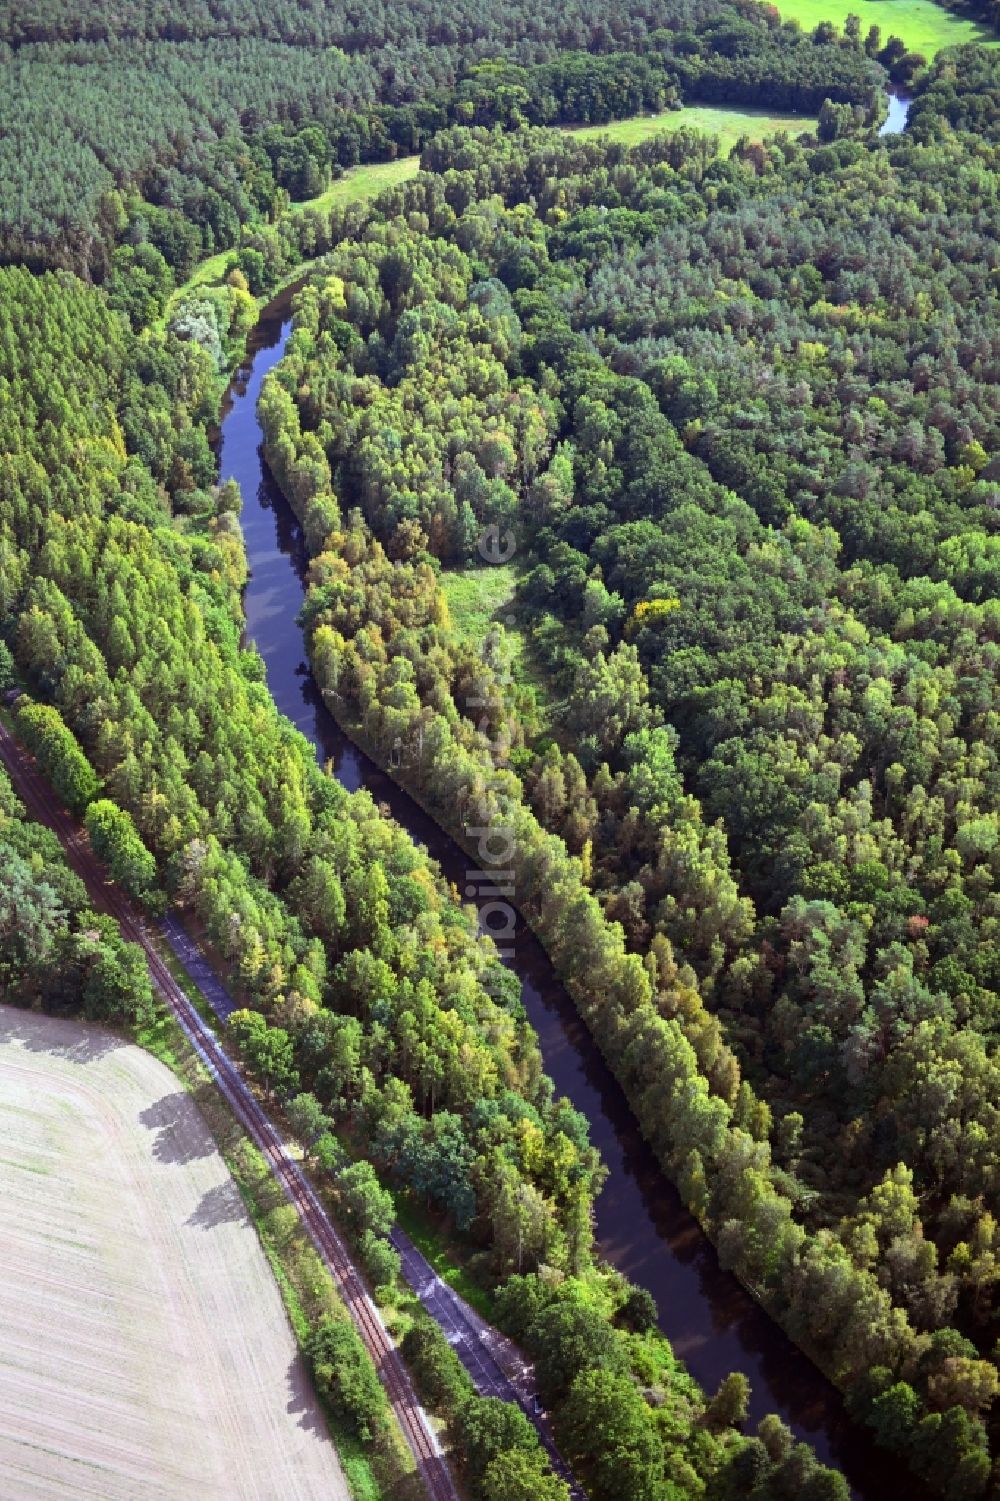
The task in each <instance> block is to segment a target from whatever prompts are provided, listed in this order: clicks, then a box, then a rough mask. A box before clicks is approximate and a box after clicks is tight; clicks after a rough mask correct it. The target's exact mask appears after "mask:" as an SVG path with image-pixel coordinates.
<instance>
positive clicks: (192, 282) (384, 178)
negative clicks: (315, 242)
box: [160, 156, 420, 324]
mask: <svg viewBox="0 0 1000 1501" xmlns="http://www.w3.org/2000/svg"><path fill="white" fill-rule="evenodd" d="M419 168H420V158H419V156H401V157H399V158H398V160H396V161H394V162H374V163H372V164H371V165H370V166H367V167H353V168H352V169H351V171H350V172H345V173H344V175H343V177H338V178H337V179H336V180H335V181H334V182H332V183H331V184H330V186H329V187H328V188H327V190H326V192H325V193H320V194H319V195H318V196H317V197H315V198H307V199H305V200H304V201H303V202H302V203H293V204H291V205H290V206H289V208H288V212H289V213H290V214H302V213H304V212H305V210H306V209H320V210H324V209H325V210H327V211H329V210H330V209H332V208H333V207H334V205H335V204H343V203H361V202H363V201H364V200H365V199H366V198H374V197H376V196H377V194H379V193H381V192H384V191H385V189H386V188H394V187H395V186H396V184H397V183H400V182H405V181H406V179H407V178H408V177H415V176H416V174H417V172H418V170H419ZM235 255H236V250H235V249H232V250H220V251H219V253H218V255H210V256H208V257H207V258H206V259H205V260H203V261H199V262H198V264H197V266H195V268H194V270H193V271H192V272H191V275H190V276H189V277H188V279H187V281H185V282H182V283H181V285H180V286H179V287H176V288H175V289H174V291H173V292H172V293H171V294H170V300H169V302H168V303H167V307H166V311H165V313H164V315H163V318H162V319H161V320H160V321H161V324H162V323H165V322H166V321H167V319H168V318H169V317H170V314H171V312H172V311H173V309H174V308H175V307H176V306H177V304H178V303H180V302H183V300H184V298H185V297H187V296H188V295H189V293H191V292H194V291H196V290H197V288H198V287H210V286H217V285H218V283H219V282H221V281H222V279H223V277H224V276H225V274H226V267H227V266H228V265H229V262H230V261H231V260H232V259H233V257H234V256H235ZM303 270H304V267H302V266H298V267H296V269H295V273H294V274H295V276H296V277H298V276H300V275H301V274H302V272H303ZM272 295H273V294H272V293H268V297H270V296H272ZM267 300H268V298H267V297H264V298H262V299H261V301H262V302H266V301H267Z"/></svg>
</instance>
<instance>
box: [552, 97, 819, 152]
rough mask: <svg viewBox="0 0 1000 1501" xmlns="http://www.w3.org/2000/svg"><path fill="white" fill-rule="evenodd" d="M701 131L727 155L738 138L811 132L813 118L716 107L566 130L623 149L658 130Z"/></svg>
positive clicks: (696, 106) (697, 107) (758, 138)
mask: <svg viewBox="0 0 1000 1501" xmlns="http://www.w3.org/2000/svg"><path fill="white" fill-rule="evenodd" d="M685 126H686V127H687V128H688V129H689V130H703V131H705V132H706V134H708V135H717V136H718V137H719V149H720V151H728V150H729V149H730V147H731V146H734V145H735V144H736V142H737V141H738V140H739V138H740V136H749V137H750V139H751V140H752V141H762V140H763V139H764V137H765V136H768V135H774V133H775V132H776V131H778V130H787V131H788V132H789V134H792V135H800V134H801V133H802V131H804V130H815V128H816V117H815V115H771V114H768V112H767V110H764V109H728V108H726V107H725V106H716V105H701V104H692V105H687V106H686V107H685V108H684V109H667V110H662V111H661V112H660V114H658V115H633V116H632V118H631V119H629V120H612V121H611V122H610V123H609V124H607V125H583V126H569V127H567V128H568V129H570V130H572V131H573V133H574V134H575V135H579V136H582V137H583V138H584V140H594V139H596V138H597V137H598V136H610V137H611V139H612V140H613V141H620V142H621V143H622V145H624V146H637V145H638V144H639V142H640V141H645V140H648V138H649V137H650V136H652V135H656V134H657V133H658V132H659V131H661V130H680V129H681V128H682V127H685Z"/></svg>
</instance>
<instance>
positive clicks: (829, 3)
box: [778, 0, 998, 60]
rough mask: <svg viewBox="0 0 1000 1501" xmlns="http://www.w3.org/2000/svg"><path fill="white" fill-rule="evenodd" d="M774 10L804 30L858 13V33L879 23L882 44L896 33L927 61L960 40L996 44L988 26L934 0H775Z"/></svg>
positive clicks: (996, 40)
mask: <svg viewBox="0 0 1000 1501" xmlns="http://www.w3.org/2000/svg"><path fill="white" fill-rule="evenodd" d="M778 10H779V11H780V12H781V19H782V20H783V21H800V22H801V23H802V28H803V30H805V31H812V29H813V27H814V26H818V25H819V23H820V22H821V21H833V22H834V24H835V25H837V26H841V27H842V26H843V24H844V21H845V20H846V19H847V17H848V16H850V15H855V16H858V17H859V19H860V21H861V34H862V36H864V35H865V34H866V32H867V31H868V28H869V26H879V27H881V29H882V41H883V43H884V42H887V41H888V40H889V38H890V37H891V36H898V37H899V38H900V40H901V41H903V42H905V43H906V45H907V47H908V48H909V50H910V51H911V52H922V53H923V55H924V57H926V58H927V59H928V60H929V59H930V58H932V57H933V56H934V54H935V52H940V51H941V49H942V47H958V46H961V44H962V43H963V42H985V43H986V44H987V45H988V46H994V47H995V46H997V45H998V39H997V37H996V36H995V35H994V33H993V32H992V31H991V30H990V29H989V27H987V26H981V25H980V24H979V23H978V22H977V21H971V20H969V19H967V18H966V17H965V16H956V15H953V14H952V12H951V11H948V10H945V9H944V7H943V6H941V5H936V4H935V3H934V0H779V4H778Z"/></svg>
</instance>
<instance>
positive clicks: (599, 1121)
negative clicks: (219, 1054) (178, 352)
mask: <svg viewBox="0 0 1000 1501" xmlns="http://www.w3.org/2000/svg"><path fill="white" fill-rule="evenodd" d="M290 300H291V292H285V293H283V294H282V295H281V296H280V297H278V298H277V299H276V300H275V302H274V303H272V304H271V306H270V307H269V308H267V309H265V311H264V314H263V315H262V317H261V320H260V323H259V324H258V326H257V328H256V329H255V330H254V332H253V333H252V334H251V338H250V342H249V346H248V350H247V356H246V362H245V364H244V366H243V368H242V369H241V370H240V371H238V373H237V375H236V378H235V379H234V381H233V384H232V386H231V387H230V390H229V392H228V393H227V396H226V400H225V403H224V406H223V411H222V420H221V431H220V436H219V455H220V460H221V471H222V477H223V478H224V479H228V478H230V477H232V478H234V479H236V480H238V481H239V485H240V489H241V490H242V493H243V534H244V537H245V539H246V547H247V554H248V557H249V562H250V580H249V584H248V586H247V591H246V614H247V635H248V637H249V639H250V640H252V641H253V643H254V644H255V646H256V647H257V650H258V651H259V652H260V654H261V656H262V657H263V658H264V661H265V663H266V664H267V679H268V684H269V686H270V689H271V692H272V694H273V695H274V698H275V700H276V702H277V704H278V707H279V708H280V709H281V710H282V712H283V713H284V714H286V715H287V716H288V718H289V719H290V720H291V721H292V722H293V724H295V725H296V727H297V728H298V729H299V730H301V731H302V733H303V734H304V735H305V736H307V738H308V739H309V740H310V741H311V742H312V743H313V745H315V747H316V749H317V753H318V754H319V756H320V758H321V759H322V760H324V761H326V760H327V759H329V760H330V761H331V762H332V765H333V769H334V772H335V774H336V776H337V777H338V779H339V780H340V781H341V782H342V783H343V784H344V786H345V787H348V788H350V789H351V790H352V791H354V790H356V789H358V788H360V787H366V788H368V790H369V791H370V792H371V793H372V795H373V796H374V797H375V799H376V800H377V801H378V802H381V803H384V804H386V805H387V806H388V808H389V810H390V812H391V813H392V815H393V817H394V818H396V819H397V820H398V822H399V823H400V824H402V825H403V826H404V827H405V828H406V829H408V830H409V831H410V833H411V834H412V835H413V836H414V838H415V839H417V840H419V841H420V842H421V843H422V844H423V845H425V846H426V848H427V849H428V851H429V852H430V854H431V855H432V856H433V857H434V858H435V859H436V860H437V861H438V862H439V864H440V865H441V868H442V870H443V871H444V873H445V875H446V876H447V877H448V878H449V879H450V880H452V881H454V882H455V883H456V884H457V885H458V886H459V887H460V888H462V887H464V886H465V884H466V881H467V879H468V872H469V869H470V862H469V859H468V857H467V856H466V855H465V853H464V852H463V851H462V850H461V849H460V848H459V847H458V845H457V844H455V843H454V842H453V841H452V840H451V839H450V838H449V837H448V836H447V835H446V834H445V833H444V832H443V831H442V830H441V829H440V828H439V827H438V826H437V825H436V824H435V823H434V822H433V820H432V819H431V818H430V817H429V816H428V815H427V814H426V813H425V812H424V811H423V810H422V809H421V808H420V807H419V806H418V805H417V804H416V803H415V802H414V801H413V800H412V799H411V798H410V797H409V796H408V795H407V794H406V793H405V792H404V791H402V789H400V788H399V787H397V786H396V784H395V783H394V782H393V781H392V780H391V779H390V778H389V777H388V776H387V775H386V774H385V773H384V772H383V771H380V770H379V768H378V767H377V766H376V765H375V764H374V763H373V762H372V761H371V760H369V758H368V757H367V756H366V755H365V754H364V753H363V752H362V751H360V750H359V749H358V748H357V747H356V746H355V745H353V744H352V742H351V741H350V740H348V739H347V737H346V736H345V735H344V733H343V732H342V731H341V730H340V729H339V728H338V726H337V725H336V723H335V722H334V720H333V719H332V718H331V716H330V715H329V714H328V713H327V711H326V709H325V708H324V706H323V703H322V699H321V698H320V695H319V691H318V689H317V688H316V685H315V683H314V682H313V680H312V677H311V675H310V673H309V670H308V667H307V665H306V654H305V647H304V644H303V639H302V633H301V631H300V629H299V627H298V626H297V625H296V615H297V613H298V610H299V607H300V606H301V604H302V598H303V574H304V570H305V567H306V561H307V559H306V553H305V548H304V544H303V540H302V534H301V530H300V528H299V525H298V522H297V521H296V519H295V517H294V515H293V514H292V512H291V510H290V508H289V506H288V504H287V503H286V501H285V500H284V498H283V497H282V495H281V493H280V491H279V490H278V488H277V485H276V484H275V482H274V480H273V479H272V477H271V475H270V473H269V471H268V469H267V466H266V464H265V462H264V459H263V456H262V454H261V451H260V442H261V433H260V429H259V427H258V425H257V418H256V403H257V397H258V395H259V393H260V387H261V382H262V380H263V378H264V376H265V375H266V373H267V371H268V370H270V369H271V367H272V366H273V365H274V364H275V363H276V362H277V361H278V359H279V358H280V357H281V351H282V348H283V346H284V342H285V339H286V338H287V335H288V330H289V326H290V322H289V320H290V311H289V304H290ZM514 947H515V957H514V960H513V961H512V963H513V968H514V970H515V971H516V973H517V975H518V977H519V979H520V981H521V986H522V995H523V1000H524V1004H525V1006H526V1008H527V1012H528V1015H529V1017H530V1019H531V1022H532V1025H533V1026H534V1027H535V1029H536V1031H537V1032H538V1036H539V1039H540V1041H541V1048H542V1055H543V1057H544V1061H545V1068H546V1070H547V1072H548V1073H549V1074H550V1075H551V1077H552V1078H553V1079H554V1081H555V1084H556V1088H557V1090H558V1091H559V1092H560V1093H561V1094H564V1095H566V1096H567V1097H568V1098H569V1099H570V1100H571V1101H572V1103H573V1104H574V1105H575V1106H576V1108H577V1109H578V1110H580V1111H581V1112H582V1113H583V1114H584V1115H585V1116H586V1117H587V1119H588V1121H589V1122H590V1134H591V1138H592V1140H593V1142H594V1144H595V1146H596V1147H597V1148H598V1150H599V1151H600V1153H601V1156H602V1157H603V1159H604V1161H605V1163H606V1164H607V1166H608V1169H609V1173H608V1181H607V1184H606V1186H605V1188H604V1190H603V1191H602V1193H601V1195H600V1197H599V1199H598V1201H597V1206H596V1236H597V1244H598V1247H599V1249H600V1251H601V1253H602V1255H603V1256H605V1257H606V1258H607V1260H608V1261H609V1262H611V1263H613V1264H614V1265H615V1266H616V1267H618V1268H619V1269H620V1270H621V1271H622V1272H624V1273H625V1275H626V1276H627V1277H629V1278H630V1279H631V1280H632V1281H633V1282H636V1283H639V1284H641V1285H642V1286H643V1287H646V1288H648V1289H649V1291H650V1292H651V1293H652V1294H653V1296H654V1298H655V1299H656V1302H657V1305H658V1307H659V1310H660V1325H661V1327H662V1329H663V1331H664V1333H666V1334H667V1335H668V1336H669V1338H670V1341H671V1343H672V1345H673V1347H674V1349H675V1350H676V1352H677V1354H678V1355H679V1356H681V1357H682V1358H683V1359H684V1360H685V1361H686V1363H687V1365H688V1367H689V1369H690V1370H691V1372H692V1374H693V1375H694V1376H695V1377H696V1378H697V1379H698V1381H700V1382H701V1384H702V1386H704V1387H705V1388H706V1389H707V1390H708V1391H709V1392H710V1393H711V1392H712V1391H714V1389H715V1388H716V1386H717V1385H718V1383H719V1381H720V1380H721V1379H722V1378H723V1377H724V1376H725V1375H727V1374H728V1372H730V1371H734V1370H738V1371H742V1372H744V1373H745V1375H746V1376H747V1377H748V1378H749V1380H750V1383H751V1388H752V1395H751V1402H750V1412H751V1419H752V1421H753V1422H756V1421H758V1420H759V1419H760V1418H761V1417H763V1415H764V1414H765V1413H767V1412H777V1413H778V1414H779V1415H780V1416H781V1417H782V1418H783V1419H784V1420H785V1422H787V1423H788V1424H789V1425H790V1426H791V1428H792V1429H793V1430H794V1432H795V1433H796V1435H797V1436H798V1437H799V1438H802V1439H805V1440H807V1441H808V1442H809V1443H811V1444H812V1445H813V1446H814V1448H815V1449H816V1452H817V1454H818V1455H819V1456H820V1458H821V1459H823V1460H826V1461H828V1462H830V1463H833V1464H836V1465H837V1466H839V1467H840V1468H841V1469H842V1470H843V1471H844V1472H845V1474H846V1475H847V1477H848V1479H849V1481H850V1483H851V1487H852V1494H853V1495H854V1496H856V1497H859V1498H865V1501H884V1498H885V1497H887V1496H894V1495H898V1494H900V1491H899V1484H900V1479H901V1477H900V1469H899V1465H898V1462H894V1461H892V1460H891V1459H890V1458H889V1456H888V1455H886V1454H885V1452H884V1451H882V1450H879V1449H878V1448H877V1447H876V1446H875V1445H874V1444H872V1443H871V1442H870V1441H869V1439H868V1438H867V1436H866V1435H865V1433H864V1432H862V1431H860V1430H859V1429H858V1428H857V1427H855V1426H854V1425H853V1424H851V1423H850V1421H849V1420H848V1418H847V1416H846V1414H845V1412H844V1408H843V1403H842V1400H841V1397H840V1394H839V1393H838V1392H837V1391H836V1389H835V1388H834V1387H833V1386H831V1385H830V1384H829V1383H828V1382H827V1381H826V1380H825V1379H824V1377H823V1376H822V1375H821V1374H820V1373H819V1372H818V1371H817V1370H816V1368H815V1367H814V1366H813V1365H812V1364H811V1363H810V1361H808V1360H807V1359H806V1357H805V1356H804V1355H803V1354H802V1353H801V1351H800V1350H799V1349H798V1348H797V1347H796V1346H795V1345H793V1344H792V1343H791V1341H790V1340H788V1339H787V1338H786V1337H785V1335H784V1334H783V1333H782V1332H781V1330H780V1329H779V1328H778V1327H777V1325H776V1324H774V1323H773V1322H772V1320H771V1319H769V1318H768V1317H767V1315H766V1314H765V1313H764V1312H763V1310H762V1309H761V1308H760V1307H759V1305H758V1304H757V1303H756V1302H755V1301H754V1299H753V1298H752V1297H751V1296H750V1295H749V1293H747V1292H746V1291H745V1289H744V1288H743V1287H742V1286H741V1285H740V1283H739V1282H737V1280H736V1279H735V1278H734V1277H732V1276H731V1275H730V1274H729V1273H728V1272H725V1271H723V1270H722V1268H721V1267H720V1266H719V1263H718V1259H717V1257H716V1254H715V1250H714V1248H713V1246H712V1244H711V1242H710V1241H708V1240H707V1239H706V1237H705V1236H704V1234H703V1233H702V1231H701V1229H700V1228H699V1226H698V1224H697V1223H696V1221H695V1220H694V1219H693V1218H692V1216H691V1215H690V1214H689V1213H688V1211H687V1210H686V1209H685V1207H684V1205H683V1204H682V1202H681V1200H680V1198H679V1196H678V1194H677V1192H676V1190H675V1189H674V1187H673V1185H672V1184H671V1183H670V1182H669V1181H668V1179H667V1178H666V1177H665V1176H664V1174H663V1172H662V1171H661V1169H660V1168H659V1166H658V1165H657V1163H656V1160H655V1158H654V1157H653V1154H652V1152H651V1151H650V1150H649V1148H648V1147H647V1146H646V1144H645V1142H644V1141H643V1139H642V1137H641V1136H640V1134H639V1131H638V1128H637V1126H636V1124H635V1121H634V1119H633V1117H632V1114H631V1111H630V1110H629V1107H628V1104H627V1103H626V1100H625V1097H624V1095H623V1093H622V1091H621V1089H620V1087H619V1086H618V1084H617V1082H616V1081H615V1079H614V1078H613V1077H612V1075H611V1072H610V1070H609V1069H608V1068H607V1066H606V1065H605V1063H604V1061H603V1059H602V1058H601V1055H600V1053H599V1052H598V1051H597V1048H596V1047H595V1046H594V1044H593V1042H592V1041H591V1040H590V1038H589V1035H588V1034H587V1031H586V1029H585V1028H584V1026H583V1024H582V1023H581V1021H580V1019H579V1017H578V1016H577V1013H576V1010H575V1008H574V1006H573V1003H572V1001H571V1000H570V998H569V996H568V995H567V994H566V991H565V990H564V989H563V987H562V985H561V984H560V983H559V980H558V979H557V977H556V976H555V974H554V972H553V969H552V966H551V964H550V963H549V961H548V959H547V957H546V955H545V953H544V951H543V950H542V948H541V946H540V944H539V943H538V941H537V940H536V939H535V938H534V936H533V935H532V933H531V932H530V931H528V930H526V929H525V928H524V927H523V926H521V928H520V929H519V932H518V935H517V941H516V944H515V945H514ZM907 1493H908V1494H909V1495H910V1496H914V1495H915V1492H914V1490H913V1488H912V1486H911V1487H910V1488H909V1489H908V1492H907Z"/></svg>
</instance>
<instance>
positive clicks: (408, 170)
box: [289, 156, 420, 214]
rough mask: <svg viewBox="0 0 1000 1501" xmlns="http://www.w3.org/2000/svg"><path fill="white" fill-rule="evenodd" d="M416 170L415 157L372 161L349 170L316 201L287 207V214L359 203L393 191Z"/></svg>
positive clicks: (311, 200)
mask: <svg viewBox="0 0 1000 1501" xmlns="http://www.w3.org/2000/svg"><path fill="white" fill-rule="evenodd" d="M419 169H420V158H419V156H401V157H398V158H397V160H396V161H394V162H372V163H371V164H370V165H368V166H366V167H352V168H351V170H350V171H349V172H345V173H344V175H343V177H338V178H337V179H336V180H335V181H334V182H332V183H331V184H330V186H329V187H328V188H327V190H326V192H325V193H320V195H319V196H318V197H317V198H307V199H306V200H305V202H304V203H293V204H291V205H290V207H289V213H292V214H301V213H303V212H304V211H305V210H306V209H307V208H317V209H331V208H333V206H334V204H342V203H360V202H362V200H363V199H365V198H374V197H375V196H376V195H377V194H378V193H382V192H384V191H385V189H386V188H394V187H395V186H396V184H397V183H400V182H405V181H406V179H407V178H408V177H416V175H417V172H418V171H419Z"/></svg>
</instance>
